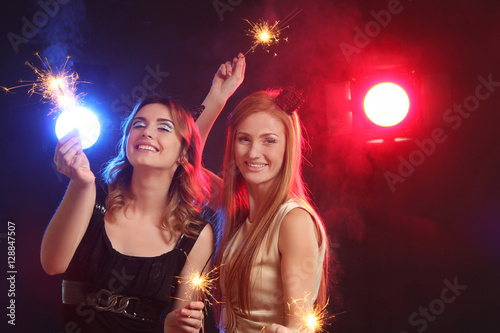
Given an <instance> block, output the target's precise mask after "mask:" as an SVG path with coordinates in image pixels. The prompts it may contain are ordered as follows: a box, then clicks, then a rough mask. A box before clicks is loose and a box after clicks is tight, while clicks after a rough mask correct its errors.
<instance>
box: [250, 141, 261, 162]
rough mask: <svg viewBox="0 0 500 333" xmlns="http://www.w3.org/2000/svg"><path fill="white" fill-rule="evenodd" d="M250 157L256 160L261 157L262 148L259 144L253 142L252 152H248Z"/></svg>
mask: <svg viewBox="0 0 500 333" xmlns="http://www.w3.org/2000/svg"><path fill="white" fill-rule="evenodd" d="M248 156H249V157H250V158H251V159H256V158H258V157H260V147H259V144H258V143H257V142H253V143H252V145H251V146H250V150H249V151H248Z"/></svg>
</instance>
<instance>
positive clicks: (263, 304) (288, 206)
mask: <svg viewBox="0 0 500 333" xmlns="http://www.w3.org/2000/svg"><path fill="white" fill-rule="evenodd" d="M294 208H303V209H305V210H306V211H308V210H307V209H306V208H305V207H303V206H301V205H300V204H299V203H297V202H295V201H293V200H289V201H287V202H286V203H284V204H283V205H282V206H281V207H280V208H279V211H278V213H277V215H276V217H275V219H274V221H273V222H272V224H271V230H270V232H269V233H268V236H267V237H266V238H265V239H264V240H263V243H262V246H261V248H260V249H259V250H258V253H257V256H256V260H255V262H254V265H253V267H252V270H251V273H250V287H249V290H250V294H249V297H250V299H249V307H250V309H249V311H248V318H246V317H245V316H243V314H242V311H241V310H240V309H239V306H238V305H239V300H238V286H237V283H234V284H233V286H232V289H231V299H230V300H227V299H226V305H225V306H226V307H227V306H231V307H232V308H233V310H234V316H233V315H232V314H231V312H229V311H225V317H226V318H225V321H226V323H230V322H232V323H234V324H235V327H236V329H235V331H232V332H242V333H243V332H244V333H250V332H261V331H262V330H263V328H264V327H267V326H269V325H271V324H273V323H276V324H280V325H285V310H286V306H287V305H286V304H285V301H284V299H283V283H282V275H281V258H280V253H279V248H278V239H279V231H280V227H281V222H282V221H283V218H284V217H285V216H286V214H287V213H289V212H290V211H291V210H292V209H294ZM309 213H310V214H311V216H312V217H313V220H314V222H315V223H316V226H317V227H318V230H321V237H322V242H321V244H322V245H321V247H320V248H319V251H320V253H321V255H320V257H319V259H318V260H319V261H318V263H317V264H318V265H317V267H318V269H317V272H316V274H315V276H316V291H315V295H314V299H316V298H317V294H318V291H319V286H320V283H321V273H322V267H323V260H324V255H325V242H326V235H325V233H324V230H323V228H322V226H321V225H320V223H319V221H318V220H317V219H316V218H314V217H315V214H314V213H313V212H310V211H309ZM250 226H251V223H250V222H249V220H248V219H247V220H246V222H245V223H244V224H243V225H242V226H241V227H240V228H239V229H238V230H237V232H236V233H235V235H234V236H233V238H232V239H231V241H230V242H229V244H228V246H227V250H226V251H225V253H224V256H223V259H222V265H224V263H225V262H226V261H227V259H228V258H230V256H231V255H232V254H233V253H234V249H236V248H237V247H238V246H239V245H240V244H242V243H244V242H245V238H246V237H247V235H248V231H249V230H250ZM310 264H311V263H307V262H305V263H303V267H297V269H311V268H310V267H311V266H310ZM289 274H291V275H293V274H295V273H294V272H293V271H291V272H289ZM221 291H222V295H223V297H225V283H224V278H223V276H222V277H221ZM223 326H224V325H222V327H223Z"/></svg>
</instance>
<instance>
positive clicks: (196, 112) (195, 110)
mask: <svg viewBox="0 0 500 333" xmlns="http://www.w3.org/2000/svg"><path fill="white" fill-rule="evenodd" d="M203 110H205V105H198V106H192V107H190V108H189V113H191V117H193V119H194V121H196V120H197V119H198V117H199V116H200V114H201V113H202V112H203Z"/></svg>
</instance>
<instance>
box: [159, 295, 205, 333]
mask: <svg viewBox="0 0 500 333" xmlns="http://www.w3.org/2000/svg"><path fill="white" fill-rule="evenodd" d="M203 308H204V304H203V302H191V303H189V304H188V305H187V306H186V307H184V308H180V309H177V310H174V311H172V312H170V313H169V314H168V315H167V317H166V318H165V332H166V333H173V332H175V333H180V332H187V333H198V332H199V331H200V329H201V326H202V325H203Z"/></svg>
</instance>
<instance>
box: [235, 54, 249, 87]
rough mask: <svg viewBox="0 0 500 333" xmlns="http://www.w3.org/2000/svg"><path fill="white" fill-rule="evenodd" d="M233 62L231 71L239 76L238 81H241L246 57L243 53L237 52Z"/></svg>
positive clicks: (243, 75)
mask: <svg viewBox="0 0 500 333" xmlns="http://www.w3.org/2000/svg"><path fill="white" fill-rule="evenodd" d="M233 64H234V68H233V72H234V73H236V74H238V75H239V76H240V77H239V80H240V81H243V78H244V77H245V69H246V65H247V62H246V58H245V56H244V55H243V53H240V54H238V58H234V60H233Z"/></svg>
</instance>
